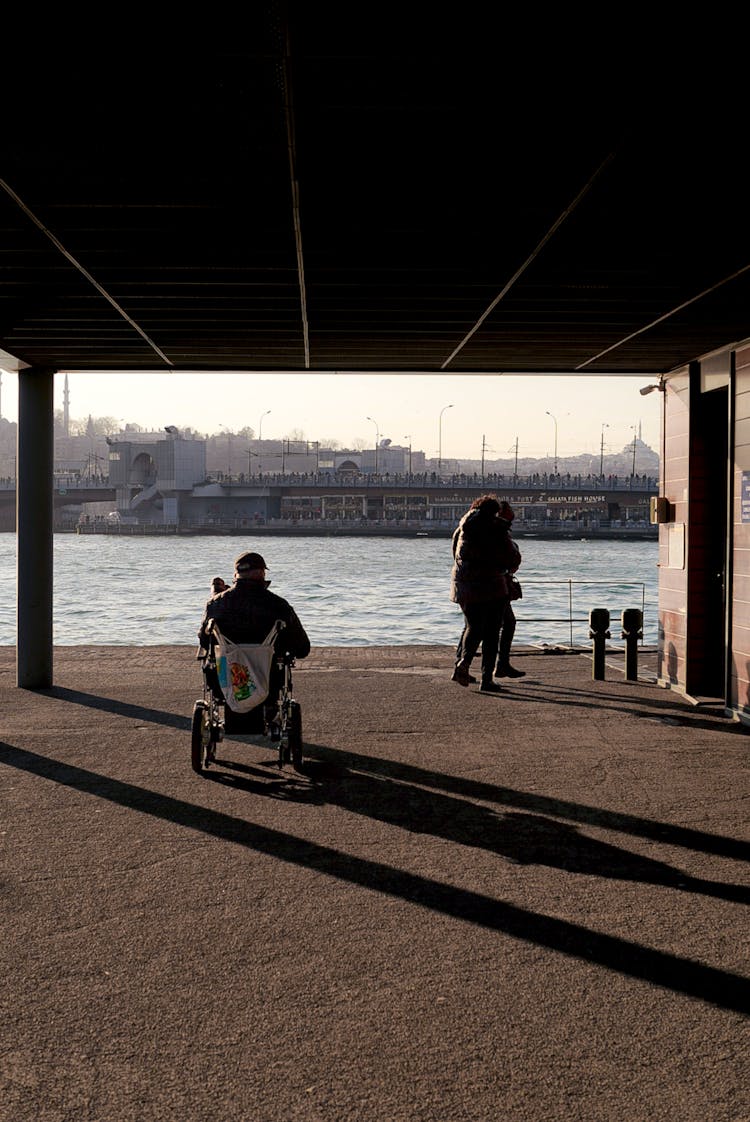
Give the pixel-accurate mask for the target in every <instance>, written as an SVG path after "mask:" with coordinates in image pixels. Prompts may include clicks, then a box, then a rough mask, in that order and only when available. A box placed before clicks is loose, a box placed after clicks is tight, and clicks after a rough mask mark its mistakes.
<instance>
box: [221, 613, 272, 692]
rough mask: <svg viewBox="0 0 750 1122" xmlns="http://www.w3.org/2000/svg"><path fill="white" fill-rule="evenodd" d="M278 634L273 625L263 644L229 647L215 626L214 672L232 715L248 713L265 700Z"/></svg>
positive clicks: (228, 642) (244, 644)
mask: <svg viewBox="0 0 750 1122" xmlns="http://www.w3.org/2000/svg"><path fill="white" fill-rule="evenodd" d="M278 631H279V625H278V622H277V623H275V624H274V625H273V627H272V628H271V630H270V631H269V633H268V635H267V636H266V638H265V639H264V640H263V642H262V643H242V644H240V643H232V642H231V641H230V640H229V639H227V638H225V637H224V636H223V635H222V634H221V632H220V631H219V629H218V627H217V626H216V624H214V633H215V635H216V639H217V642H218V653H217V659H216V670H217V673H218V675H219V685H220V686H221V692H222V693H223V694H224V700H225V701H226V703H227V705H228V706H229V708H230V709H231V710H233V712H235V713H248V712H249V711H250V710H251V709H254V708H255V707H256V705H260V704H261V703H262V702H264V701H265V700H266V698H267V697H268V686H269V681H270V677H271V666H272V664H273V657H274V649H273V645H274V640H275V639H276V636H277V634H278Z"/></svg>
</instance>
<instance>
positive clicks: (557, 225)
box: [440, 152, 614, 370]
mask: <svg viewBox="0 0 750 1122" xmlns="http://www.w3.org/2000/svg"><path fill="white" fill-rule="evenodd" d="M613 159H614V152H610V154H609V155H608V156H607V157H606V159H604V160H602V162H601V164H600V165H599V167H598V168H597V169H596V171H595V172H594V174H593V175H592V176H591V178H590V179H589V181H588V183H586V184H585V185H584V186H583V187H582V188H581V190H580V191H579V192H578V194H577V195H576V197H575V198H574V199H573V202H572V203H570V205H569V206H567V207H566V208H565V210H564V211H563V212H562V214H561V215H560V217H559V218H558V219H557V221H556V222H554V223H553V224H552V226H550V228H549V230H548V231H547V233H546V234H545V235H544V237H543V238H542V240H541V241H540V242H539V244H538V245H537V246H536V247H535V248H534V250H533V251H532V252H531V253H530V254H529V256H528V257H527V258H526V260H525V261H524V263H523V265H521V267H520V268H519V269H517V270H516V272H515V273H514V274H513V276H512V277H511V278H510V280H509V281H508V283H507V284H506V285H505V287H504V288H503V289H502V291H501V292H500V293H498V295H497V296H496V297H495V299H494V300H493V301H492V303H491V304H490V306H489V307H488V308H487V310H486V311H485V312H483V314H482V315H481V316H480V317H479V319H478V320H477V322H476V323H475V324H474V326H473V327H472V329H471V331H470V332H469V333H468V334H467V335H465V336H464V338H463V339H462V340H461V342H460V343H459V344H458V346H457V347H456V349H455V350H454V351H453V353H452V354H450V355H449V356H448V358H447V359H446V360H445V362H444V363H443V364H442V366H441V367H440V369H441V370H445V368H446V366H448V365H449V364H450V363H451V362H452V361H453V359H454V358H455V357H456V355H457V354H458V353H459V351H461V350H463V348H464V347H465V346H466V344H467V343H468V342H469V340H470V339H471V337H472V336H473V335H475V334H476V332H477V331H478V330H479V328H480V327H481V326H482V324H483V323H484V321H485V320H486V319H487V316H489V315H490V314H491V313H492V312H493V311H494V310H495V308H496V307H497V306H498V304H499V303H500V301H501V300H502V299H503V298H504V297H505V296H506V295H507V294H508V293H509V292H510V290H511V288H512V287H513V285H514V284H515V283H516V281H517V280H518V278H519V277H520V276H522V275H523V273H525V272H526V270H527V269H528V267H529V265H531V263H532V262H533V261H534V260H535V259H536V258H537V257H538V256H539V254H540V253H541V251H542V250H543V249H544V247H545V245H546V244H547V242H548V241H549V240H550V238H552V237H554V235H555V234H556V233H557V231H558V230H559V229H560V227H561V226H562V224H563V222H564V221H565V219H566V218H568V217H569V216H570V215H571V214H572V213H573V211H574V210H575V209H576V207H577V206H578V204H579V203H580V202H581V200H582V199H583V197H584V196H585V195H586V194H587V193H588V191H589V190H590V189H591V187H592V186H593V184H594V182H595V181H596V180H597V179H598V178H599V176H600V175H601V173H602V172H603V171H604V169H605V168H606V167H607V165H608V164H609V163H611V161H612V160H613Z"/></svg>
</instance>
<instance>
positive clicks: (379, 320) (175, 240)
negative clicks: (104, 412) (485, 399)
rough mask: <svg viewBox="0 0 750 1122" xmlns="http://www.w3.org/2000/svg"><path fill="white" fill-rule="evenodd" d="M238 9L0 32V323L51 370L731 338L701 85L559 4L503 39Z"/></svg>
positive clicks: (740, 309) (710, 125)
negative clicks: (73, 31) (552, 18)
mask: <svg viewBox="0 0 750 1122" xmlns="http://www.w3.org/2000/svg"><path fill="white" fill-rule="evenodd" d="M246 8H247V12H246V14H245V15H243V17H242V19H241V21H240V20H236V21H234V23H230V25H227V24H226V23H222V25H221V28H220V29H219V30H217V29H216V28H214V29H213V30H212V29H211V27H208V28H206V27H203V26H201V27H199V28H195V29H192V30H191V29H186V30H185V29H183V30H182V31H180V32H174V31H171V32H170V34H169V36H168V37H160V36H158V35H156V34H154V33H151V34H148V35H147V34H144V33H143V30H142V29H138V30H137V31H134V30H133V29H132V28H125V27H122V28H118V27H117V26H116V25H114V24H113V25H112V26H111V27H110V28H109V29H108V31H107V38H106V43H105V44H103V43H102V40H101V38H98V39H94V40H91V41H89V40H85V41H84V40H79V43H80V45H79V46H75V45H73V44H72V43H71V42H70V41H66V42H65V43H64V49H63V48H62V47H61V43H60V42H57V41H55V40H54V37H53V36H48V37H47V38H46V40H45V44H44V45H41V44H39V43H38V42H36V43H35V44H34V47H33V50H30V51H26V52H21V53H20V54H19V57H18V58H7V59H5V60H4V64H3V79H4V83H3V86H4V90H5V95H4V96H5V98H6V103H5V111H6V112H5V119H4V122H3V149H2V165H1V167H0V178H2V181H3V188H2V189H1V190H0V348H2V349H4V350H5V351H7V352H9V353H10V354H11V355H14V356H16V357H17V358H19V359H20V360H22V361H23V362H25V363H28V364H30V365H34V366H45V367H54V368H56V369H61V370H144V369H156V370H163V369H169V368H174V369H177V370H248V371H252V370H295V371H300V370H305V369H309V370H311V371H330V370H351V371H446V372H452V373H461V372H466V371H473V372H560V373H573V372H578V373H591V374H596V373H607V372H609V373H639V374H650V375H654V374H657V373H661V372H666V371H669V370H670V369H673V368H675V367H677V366H680V365H682V364H683V363H685V362H686V361H689V360H690V359H693V358H696V357H699V356H700V355H702V354H705V353H708V352H710V351H712V350H714V349H716V348H718V347H720V346H724V345H726V344H728V343H732V342H736V341H739V340H741V339H744V338H746V337H748V336H750V223H749V222H748V216H749V215H750V207H748V204H747V197H746V181H745V177H744V172H742V169H741V168H740V167H739V166H738V161H737V155H736V151H737V145H738V129H737V121H738V120H740V119H742V120H744V113H745V109H746V106H745V104H743V103H741V102H738V101H737V100H736V99H731V100H730V99H729V97H728V94H727V92H726V90H724V91H723V96H722V98H721V99H719V100H718V101H717V100H716V99H715V98H714V97H711V99H710V100H709V99H708V98H707V97H706V96H704V94H705V91H704V90H703V88H702V86H701V82H700V79H699V78H698V79H696V78H695V76H691V78H690V80H689V81H688V80H687V79H686V77H685V75H684V74H683V75H682V76H681V78H680V81H679V83H675V87H676V88H672V87H670V85H669V83H664V84H663V86H662V87H661V88H660V90H659V92H658V94H657V93H656V92H655V89H654V84H653V77H652V75H653V70H652V69H651V67H652V60H651V59H646V58H645V56H639V57H637V58H634V57H633V56H632V55H631V56H630V57H628V58H627V59H626V60H624V59H623V58H622V57H621V58H620V59H619V61H618V60H615V59H613V58H612V56H611V54H610V53H609V52H607V51H601V50H598V51H590V50H588V48H587V50H586V52H585V53H584V52H583V50H582V49H581V50H579V52H578V53H576V51H575V50H574V48H573V47H572V46H571V44H570V42H565V41H564V36H565V34H569V32H570V28H569V27H568V28H565V29H563V28H561V29H560V31H559V34H560V38H559V39H556V29H555V28H549V26H548V27H547V29H546V30H547V32H548V35H547V41H546V44H545V46H544V48H543V49H542V47H541V46H540V44H539V42H538V41H534V42H533V43H532V44H531V46H530V45H529V40H527V39H522V38H520V37H518V36H514V35H512V34H511V33H510V31H509V30H508V28H507V27H506V29H505V31H504V33H503V34H498V33H497V31H496V30H494V29H493V28H492V27H490V26H488V25H487V24H486V23H479V24H478V23H477V21H476V19H475V18H473V16H472V12H474V14H476V11H477V8H476V6H472V5H471V4H469V5H468V6H463V7H459V8H458V9H456V11H455V12H454V13H453V15H452V17H451V19H450V20H448V19H447V18H444V17H435V16H434V15H433V18H432V20H431V22H430V23H428V24H426V23H425V22H423V21H421V20H420V19H418V18H417V16H416V15H415V10H416V9H414V8H412V9H410V8H409V6H408V5H402V11H401V15H400V17H399V18H398V19H397V20H395V19H386V18H385V15H384V12H385V8H381V7H373V8H371V9H366V11H367V12H369V13H370V22H369V23H367V22H366V21H365V20H363V19H362V16H361V10H360V18H359V19H358V21H357V23H356V24H355V23H354V20H353V17H351V16H348V17H344V18H342V17H341V15H340V14H339V15H338V16H337V17H335V18H334V16H333V15H332V14H330V12H331V9H329V8H328V7H327V6H326V5H325V4H322V5H314V4H307V5H302V4H299V5H295V4H292V5H291V6H290V9H289V11H288V12H287V10H286V9H285V7H284V6H282V5H280V4H255V5H252V4H250V5H247V6H246ZM351 10H352V9H341V11H346V12H349V11H351ZM393 11H396V9H395V8H394V9H393ZM409 12H411V16H410V18H409V19H407V18H405V16H404V13H409ZM48 30H49V29H48ZM60 34H61V36H64V34H65V33H64V25H61V31H60ZM92 43H93V45H92ZM623 54H625V52H623ZM592 58H596V59H597V61H596V63H592ZM10 91H12V96H10V99H9V100H8V95H9V92H10ZM740 135H741V134H740ZM746 270H747V271H746Z"/></svg>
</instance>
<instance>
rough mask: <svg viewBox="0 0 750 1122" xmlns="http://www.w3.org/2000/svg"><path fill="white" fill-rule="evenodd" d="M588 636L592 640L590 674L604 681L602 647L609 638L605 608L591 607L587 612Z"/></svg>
mask: <svg viewBox="0 0 750 1122" xmlns="http://www.w3.org/2000/svg"><path fill="white" fill-rule="evenodd" d="M589 638H591V639H593V640H594V661H593V668H592V673H591V676H592V678H593V679H594V680H595V681H597V682H603V681H604V649H605V646H606V640H607V639H609V612H608V610H607V609H606V608H592V609H591V611H590V612H589Z"/></svg>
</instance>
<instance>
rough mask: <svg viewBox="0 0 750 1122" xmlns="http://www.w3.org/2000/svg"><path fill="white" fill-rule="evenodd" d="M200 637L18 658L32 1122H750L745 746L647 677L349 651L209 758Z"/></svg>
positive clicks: (715, 715)
mask: <svg viewBox="0 0 750 1122" xmlns="http://www.w3.org/2000/svg"><path fill="white" fill-rule="evenodd" d="M194 654H195V651H194V648H192V647H146V648H142V649H135V648H127V647H96V646H89V647H67V648H56V650H55V680H56V685H55V686H54V687H53V688H52V689H49V690H44V691H39V692H29V691H25V690H19V689H17V688H16V687H15V685H14V681H15V662H14V652H13V650H12V649H11V648H0V700H1V704H2V707H1V709H0V714H1V716H0V721H1V722H2V728H1V731H0V741H1V743H0V792H1V793H0V815H1V821H0V843H1V844H2V864H1V865H0V887H1V890H2V901H3V907H2V929H1V930H0V964H1V968H2V977H3V986H2V1019H1V1022H0V1023H1V1025H2V1027H1V1028H0V1118H2V1119H3V1120H4V1122H5V1120H7V1122H69V1120H70V1122H73V1120H75V1122H104V1120H107V1122H110V1120H113V1122H130V1120H133V1122H136V1120H137V1122H152V1120H154V1122H155V1120H159V1122H160V1120H167V1119H168V1120H170V1122H172V1120H177V1119H179V1120H180V1122H225V1120H230V1119H231V1120H235V1119H240V1120H243V1122H244V1120H248V1122H294V1120H299V1122H344V1120H346V1122H350V1120H354V1122H459V1120H461V1122H463V1120H467V1122H490V1120H492V1122H497V1120H502V1122H504V1120H512V1122H516V1120H520V1122H527V1120H528V1122H558V1120H565V1122H610V1120H611V1122H622V1120H623V1119H628V1120H630V1122H632V1120H636V1122H638V1120H641V1119H642V1120H644V1122H645V1120H647V1119H648V1120H649V1122H652V1120H668V1122H672V1120H674V1122H692V1120H695V1122H742V1120H747V1119H748V1118H750V967H749V965H748V929H749V927H748V905H749V904H750V866H749V865H748V859H749V858H750V824H749V817H750V816H749V815H748V806H749V805H750V800H749V799H748V790H749V787H750V785H749V783H748V759H749V757H750V753H749V750H748V745H749V743H750V741H748V730H747V729H745V728H744V727H743V726H741V725H739V724H737V723H734V722H732V721H730V720H728V719H726V718H725V717H724V716H723V713H722V712H721V711H719V710H716V709H712V708H711V707H710V706H705V707H704V706H700V707H696V706H692V705H690V704H689V703H688V702H687V701H685V700H684V699H682V698H680V697H679V696H678V695H676V694H674V693H670V692H669V691H664V690H661V689H660V688H659V687H658V686H657V685H656V684H655V680H654V678H653V670H654V656H653V655H652V654H644V655H642V657H641V666H640V669H641V673H642V677H641V679H640V680H639V681H638V682H635V683H634V682H628V681H626V680H625V678H624V666H623V658H622V655H620V654H617V653H611V654H610V655H609V657H608V659H607V679H606V681H598V682H594V681H592V677H591V661H590V657H588V656H586V655H581V654H565V655H562V654H560V655H554V654H541V653H539V651H538V650H537V651H533V652H532V651H525V650H520V651H519V653H518V655H517V657H516V658H515V662H516V664H517V665H518V666H519V667H520V668H521V669H524V670H525V671H526V672H527V676H526V677H525V678H523V679H519V680H516V681H512V682H511V681H508V680H505V681H504V682H503V683H502V684H503V692H502V693H501V694H499V695H497V696H494V695H483V694H480V693H479V692H478V688H477V687H476V686H473V687H470V688H468V689H462V688H461V687H459V686H457V685H455V684H454V683H452V682H450V680H449V675H450V670H451V666H452V652H451V650H450V649H449V648H447V647H408V648H365V649H359V648H358V649H352V648H319V649H316V650H314V651H313V653H312V654H311V656H310V658H309V659H307V660H306V661H305V662H303V663H300V664H299V665H298V667H297V668H296V670H295V687H296V694H297V696H298V698H299V700H300V701H301V704H302V712H303V726H304V738H305V744H306V756H307V761H306V765H305V769H304V772H303V773H297V772H295V771H294V770H293V769H292V768H291V767H288V768H285V769H284V770H283V771H280V770H279V769H278V767H277V766H276V765H275V759H276V756H275V753H274V752H273V751H272V750H271V747H270V746H269V745H267V744H265V743H262V742H259V741H257V740H256V741H248V740H247V739H245V740H242V739H241V738H237V739H227V740H225V741H224V743H223V744H222V745H221V747H220V752H219V755H220V759H221V761H222V765H221V766H219V767H217V768H216V769H215V771H212V772H211V773H209V777H208V778H201V777H199V776H197V775H196V774H195V773H194V772H193V771H192V770H191V767H190V715H191V710H192V705H193V701H194V699H195V698H196V697H197V696H199V693H200V675H199V672H198V668H197V664H196V662H195V660H194Z"/></svg>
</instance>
